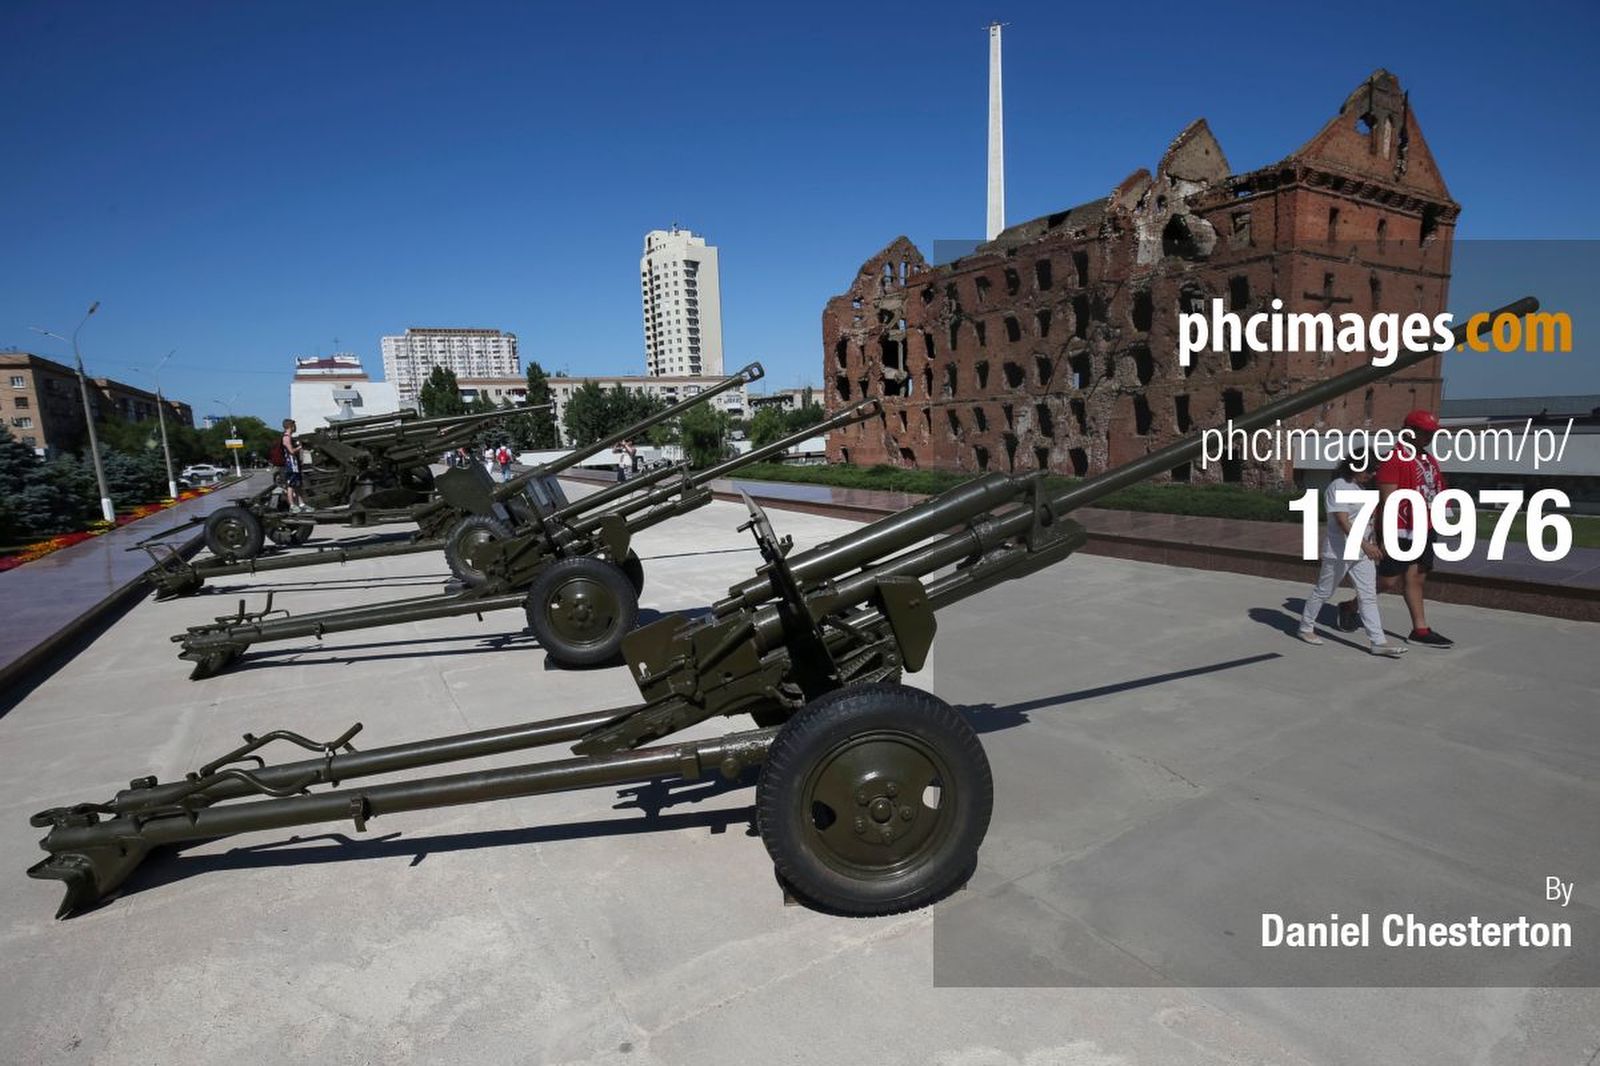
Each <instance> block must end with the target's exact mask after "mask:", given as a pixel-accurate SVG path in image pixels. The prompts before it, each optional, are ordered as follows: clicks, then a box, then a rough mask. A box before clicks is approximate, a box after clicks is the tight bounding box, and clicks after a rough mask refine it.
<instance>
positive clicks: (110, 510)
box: [30, 300, 117, 522]
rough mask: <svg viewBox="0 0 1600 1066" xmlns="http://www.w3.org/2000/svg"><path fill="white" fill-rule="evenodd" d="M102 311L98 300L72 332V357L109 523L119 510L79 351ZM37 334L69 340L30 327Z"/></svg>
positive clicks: (103, 512)
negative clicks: (84, 334) (82, 338)
mask: <svg viewBox="0 0 1600 1066" xmlns="http://www.w3.org/2000/svg"><path fill="white" fill-rule="evenodd" d="M99 309H100V301H99V300H96V301H95V302H94V303H92V304H90V305H89V311H88V313H87V314H85V315H84V316H83V321H82V322H79V323H78V328H77V329H75V330H73V331H72V340H71V342H70V343H71V344H72V357H73V359H75V360H77V363H78V392H79V393H80V394H81V395H82V397H83V420H84V422H85V423H87V424H88V427H89V455H90V457H91V458H93V459H94V479H95V481H96V483H98V484H99V486H100V514H101V515H102V516H103V517H104V518H105V520H106V521H107V522H115V521H116V520H117V510H116V508H115V507H113V506H111V490H110V489H108V488H106V471H105V468H104V467H103V466H101V465H100V437H99V434H97V433H96V432H95V430H94V408H92V407H91V406H90V405H89V379H88V378H87V377H86V376H85V375H84V373H83V355H82V353H80V352H79V351H78V332H79V331H80V330H82V329H83V327H84V326H85V325H86V324H87V323H88V321H89V319H90V317H92V316H93V315H94V313H95V312H96V311H98V310H99ZM30 328H32V330H33V331H34V332H35V333H42V334H44V335H45V336H46V337H54V338H55V339H56V340H58V341H65V340H66V339H67V338H65V337H63V336H62V335H61V334H59V333H51V332H50V331H49V330H47V329H40V328H39V327H38V326H33V327H30Z"/></svg>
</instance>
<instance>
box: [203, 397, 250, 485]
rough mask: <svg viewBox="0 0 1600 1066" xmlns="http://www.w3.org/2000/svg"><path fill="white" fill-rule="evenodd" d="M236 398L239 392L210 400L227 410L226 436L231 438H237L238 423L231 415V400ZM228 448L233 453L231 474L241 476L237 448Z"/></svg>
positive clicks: (242, 472)
mask: <svg viewBox="0 0 1600 1066" xmlns="http://www.w3.org/2000/svg"><path fill="white" fill-rule="evenodd" d="M238 398H239V394H238V393H237V392H236V393H234V394H233V396H232V397H231V398H230V399H227V400H212V401H211V402H212V403H214V404H216V405H217V406H218V407H220V408H222V409H223V410H224V411H227V412H228V436H229V437H230V438H231V439H233V440H238V439H239V423H238V421H237V420H235V419H234V417H233V401H234V400H237V399H238ZM228 450H229V451H230V452H232V453H233V476H234V477H243V476H244V471H242V470H240V469H239V449H238V448H229V449H228Z"/></svg>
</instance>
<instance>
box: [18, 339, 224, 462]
mask: <svg viewBox="0 0 1600 1066" xmlns="http://www.w3.org/2000/svg"><path fill="white" fill-rule="evenodd" d="M88 384H89V406H90V409H91V410H92V411H93V412H94V418H95V422H96V423H97V424H98V423H102V422H105V421H107V420H109V419H113V418H116V419H121V420H123V421H126V422H143V421H145V420H146V419H152V418H155V417H156V409H157V404H158V402H160V401H158V400H157V399H156V394H155V393H153V392H151V391H149V390H148V389H141V388H139V387H137V386H134V385H126V384H124V383H122V382H120V381H115V380H113V379H111V378H90V379H88ZM165 403H166V414H167V417H168V418H170V419H172V420H174V421H175V422H176V423H178V424H181V425H185V426H192V425H194V411H193V410H192V409H191V408H190V407H189V405H188V404H186V403H183V402H181V401H177V400H173V399H171V398H170V397H169V398H166V400H165ZM0 423H3V424H4V426H5V428H6V430H7V431H8V432H9V433H10V434H11V436H12V437H14V438H16V439H17V440H19V441H21V442H22V443H23V444H24V445H26V446H28V447H29V448H32V449H33V450H34V451H35V452H37V453H38V454H39V455H40V456H42V457H44V458H47V459H48V458H53V457H54V456H56V455H59V454H61V453H62V452H65V451H76V450H78V449H79V448H81V447H83V445H84V443H85V438H86V437H87V435H88V433H87V429H86V427H85V425H84V421H83V398H82V395H81V393H80V391H79V387H78V374H77V371H75V370H74V369H73V368H72V367H70V366H67V365H65V364H64V363H58V362H56V361H55V360H53V359H46V358H45V357H44V356H42V355H35V354H33V353H32V352H0Z"/></svg>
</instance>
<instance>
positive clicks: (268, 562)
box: [138, 363, 764, 599]
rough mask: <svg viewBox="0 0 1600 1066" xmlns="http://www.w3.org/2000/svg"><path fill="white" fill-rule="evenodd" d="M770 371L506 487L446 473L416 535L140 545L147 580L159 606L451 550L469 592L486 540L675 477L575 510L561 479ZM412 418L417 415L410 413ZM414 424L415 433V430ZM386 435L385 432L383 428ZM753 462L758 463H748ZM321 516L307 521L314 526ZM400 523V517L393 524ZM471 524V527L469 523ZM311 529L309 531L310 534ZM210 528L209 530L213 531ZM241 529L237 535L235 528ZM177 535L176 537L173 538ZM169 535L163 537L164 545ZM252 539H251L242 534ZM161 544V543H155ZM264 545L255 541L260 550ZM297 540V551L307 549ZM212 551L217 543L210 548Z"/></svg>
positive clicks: (756, 370) (712, 391)
mask: <svg viewBox="0 0 1600 1066" xmlns="http://www.w3.org/2000/svg"><path fill="white" fill-rule="evenodd" d="M763 374H764V371H763V369H762V367H761V364H760V363H751V364H749V365H748V366H745V367H743V368H741V369H740V370H738V371H735V372H734V373H732V374H730V375H728V376H727V377H725V378H723V379H722V380H721V381H718V382H716V383H715V384H713V385H710V386H707V387H706V388H704V389H702V390H700V391H699V392H697V393H695V394H694V395H692V396H689V397H686V398H685V399H683V400H680V401H679V402H677V403H675V404H671V405H669V406H667V407H666V408H664V409H662V410H660V411H657V412H656V413H654V414H652V415H650V416H648V417H646V418H644V419H641V420H640V421H638V422H635V423H634V424H632V425H630V426H627V427H626V428H624V429H621V430H619V431H617V432H615V433H613V434H611V435H610V436H609V437H605V438H602V439H601V440H598V441H595V442H594V443H592V444H589V445H586V446H584V447H582V448H576V449H573V450H572V451H570V452H568V453H566V454H565V455H563V456H561V457H560V458H558V459H556V460H554V461H552V462H549V463H544V464H541V465H539V466H536V467H533V468H532V469H531V470H527V471H525V472H523V473H521V474H518V475H517V476H516V477H514V478H512V479H510V480H509V481H506V482H505V483H503V484H498V485H497V484H495V482H494V479H493V478H492V477H490V475H489V472H488V471H487V470H485V469H484V468H483V467H482V466H481V465H479V464H477V463H474V464H472V465H471V466H467V467H455V468H452V469H449V470H446V471H445V472H444V473H442V474H440V475H438V477H437V478H433V479H432V480H431V481H430V485H431V487H432V490H433V493H434V498H432V499H430V500H429V501H428V502H426V503H422V504H419V505H417V506H415V507H412V508H410V509H409V510H407V511H406V512H405V514H404V515H403V516H402V517H403V518H404V519H408V520H410V521H412V522H414V523H415V524H416V529H415V530H413V531H412V532H411V533H401V534H398V535H396V534H377V535H374V536H370V537H363V538H358V539H354V540H348V541H342V542H335V543H333V544H329V545H325V546H322V547H319V548H316V549H314V550H311V551H306V552H298V553H277V554H272V555H267V556H258V555H257V554H255V553H250V554H247V555H243V556H241V555H239V554H237V553H234V552H231V551H229V552H216V551H215V549H213V551H214V554H213V555H212V556H211V557H209V558H206V559H201V560H199V561H198V562H189V561H186V560H185V559H183V558H182V557H181V556H180V555H179V554H178V553H177V552H175V551H173V550H172V549H171V548H169V547H166V546H165V545H161V544H154V543H151V542H150V541H146V542H143V543H141V544H140V545H138V547H140V548H143V549H144V550H145V551H147V552H148V553H149V554H150V557H151V560H152V565H151V567H150V569H149V570H147V571H146V572H145V580H146V581H148V582H149V583H150V584H151V585H152V586H153V587H154V588H155V592H156V598H157V599H170V598H172V597H174V596H187V595H190V594H192V593H195V592H198V591H199V590H200V589H201V588H202V587H203V586H204V584H205V579H206V578H207V577H217V576H223V575H229V574H260V573H268V572H272V571H277V570H291V569H297V568H300V567H306V566H324V565H327V564H329V563H350V562H357V561H360V560H366V559H385V558H389V557H392V556H397V555H410V554H414V553H417V552H428V551H439V550H443V551H444V552H445V556H446V559H447V561H448V562H449V563H450V566H451V569H452V570H454V571H455V572H456V574H457V576H458V577H461V578H462V579H463V580H465V581H467V582H468V583H469V584H481V581H480V580H478V574H477V572H476V571H475V570H473V569H471V568H470V567H469V566H467V564H465V563H464V561H463V559H464V552H465V551H466V550H467V549H468V548H469V547H475V546H476V545H477V544H478V543H479V542H480V541H483V540H485V539H494V538H500V539H504V538H507V537H510V536H511V535H512V534H513V533H515V532H517V531H521V530H525V529H529V528H535V527H537V528H543V523H544V522H546V521H547V520H548V519H547V518H546V516H548V515H549V514H550V513H551V512H554V511H568V512H569V513H568V515H566V517H571V516H573V515H576V514H577V513H579V512H582V511H587V510H590V509H592V508H595V507H599V506H602V505H604V504H607V503H610V502H612V501H614V500H616V499H618V498H619V497H620V496H623V495H627V494H630V493H633V492H638V491H641V490H642V489H644V488H646V487H648V486H649V485H651V484H654V483H656V482H659V481H661V480H663V479H664V478H666V477H667V476H668V475H670V474H671V473H672V472H673V469H674V468H672V467H667V468H658V469H656V470H653V471H651V472H649V473H648V474H647V475H641V476H640V477H638V478H634V479H632V480H629V481H625V482H623V483H622V484H621V485H619V486H615V487H614V489H609V490H606V492H605V493H603V494H599V495H597V496H590V497H586V498H585V499H583V500H580V501H579V502H578V503H577V504H572V503H571V502H570V501H569V500H568V499H567V497H566V494H565V493H564V492H563V491H562V489H561V484H560V482H559V481H558V480H557V475H559V474H560V473H562V472H564V471H566V470H569V469H571V468H573V467H575V466H577V465H578V464H580V463H582V462H583V461H584V460H586V459H589V458H591V457H593V456H595V455H598V454H599V453H601V452H603V451H605V450H606V449H608V448H611V447H612V446H613V445H615V444H617V443H619V442H621V441H624V440H629V439H631V438H633V437H636V436H639V435H641V434H642V433H644V432H645V431H646V430H648V429H649V428H650V427H652V426H655V425H658V424H659V423H661V422H665V421H667V420H669V419H672V418H676V417H677V416H679V415H681V414H683V413H684V412H685V411H687V410H689V409H690V408H691V407H696V406H698V405H700V404H702V403H705V402H707V401H709V400H710V399H712V398H713V397H715V396H718V395H720V394H721V393H724V392H726V391H728V390H729V389H732V388H736V387H737V386H739V385H743V384H748V383H750V382H753V381H758V380H760V379H761V377H762V375H763ZM535 409H536V408H522V409H521V410H535ZM405 414H409V412H406V413H405ZM394 418H400V419H401V420H402V424H405V418H404V414H403V415H400V416H393V415H390V416H384V415H380V416H376V417H375V418H372V419H364V420H362V421H363V422H376V421H378V420H380V419H394ZM409 424H411V425H415V424H416V423H415V422H410V423H409ZM350 425H351V423H349V422H346V423H343V424H342V425H341V427H340V428H341V430H346V431H348V430H347V427H349V426H350ZM376 428H381V427H376ZM367 431H368V427H366V426H360V427H358V429H357V431H356V435H357V436H358V437H359V436H360V435H361V434H363V433H365V432H367ZM318 432H321V431H318ZM745 461H746V462H751V461H754V460H753V459H749V458H746V459H745ZM228 510H229V509H228V508H223V509H222V511H221V512H218V514H219V515H222V516H223V520H225V521H227V522H230V523H234V522H242V521H244V520H245V519H248V518H249V516H248V515H246V516H244V518H243V519H241V518H240V517H239V516H236V515H224V512H227V511H228ZM314 517H315V516H314V515H313V516H305V518H314ZM389 517H390V518H392V517H393V516H389ZM468 519H471V521H466V520H468ZM279 520H280V521H282V522H283V523H285V524H289V525H292V524H293V523H295V522H296V521H297V520H302V516H298V515H294V514H290V513H284V514H283V515H282V516H281V518H280V519H279ZM309 524H310V523H309V522H307V523H306V525H307V526H309ZM208 528H209V527H208ZM230 528H233V527H230ZM168 532H169V533H170V532H171V531H168ZM166 535H167V533H162V534H158V537H164V536H166ZM239 536H248V532H247V531H246V532H245V533H241V534H239ZM153 539H154V538H153ZM259 541H260V538H259V537H256V538H255V543H257V545H258V546H259ZM301 542H302V541H301V540H296V541H295V542H294V543H296V544H298V543H301ZM208 543H209V540H208Z"/></svg>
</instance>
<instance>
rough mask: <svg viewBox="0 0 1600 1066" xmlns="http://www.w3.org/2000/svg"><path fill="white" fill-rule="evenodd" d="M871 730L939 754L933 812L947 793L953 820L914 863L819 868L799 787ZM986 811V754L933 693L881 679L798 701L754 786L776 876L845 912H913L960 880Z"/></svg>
mask: <svg viewBox="0 0 1600 1066" xmlns="http://www.w3.org/2000/svg"><path fill="white" fill-rule="evenodd" d="M879 730H889V731H893V732H899V733H906V734H910V735H912V736H914V737H916V738H917V739H918V740H920V741H922V742H923V743H924V744H927V745H928V746H929V747H930V748H932V749H934V751H935V752H937V753H938V754H939V755H940V756H941V757H942V758H943V760H944V761H945V763H946V764H947V765H948V767H949V769H950V776H951V777H952V778H954V779H955V781H956V787H955V788H954V789H953V790H952V789H951V788H950V787H949V786H948V785H946V787H945V788H944V790H943V792H944V796H945V797H949V798H948V799H942V803H941V808H940V811H941V816H942V814H943V811H944V807H943V803H947V802H950V800H951V799H953V800H954V806H953V807H952V809H951V811H950V816H951V817H952V818H953V819H954V825H953V826H952V827H951V828H950V829H949V830H947V831H946V832H947V835H946V837H945V839H944V840H943V841H942V842H939V843H938V844H937V845H936V847H935V849H934V850H933V851H931V852H930V853H929V854H928V855H927V856H925V857H924V858H923V860H922V861H920V862H918V863H917V864H916V865H914V866H911V867H908V868H907V869H906V870H904V871H901V872H900V873H899V874H898V875H895V876H892V877H885V878H882V879H863V878H859V877H852V876H850V875H849V874H848V873H846V872H844V871H840V870H837V869H835V868H834V867H832V866H830V865H828V863H826V862H825V861H824V860H823V859H821V858H819V857H818V855H817V854H816V853H814V852H813V850H812V849H811V848H810V847H809V846H808V843H807V841H808V839H809V837H810V834H812V833H814V832H815V830H814V829H813V828H812V824H811V811H810V809H809V806H808V805H807V804H806V803H805V801H804V798H803V793H804V790H805V787H806V778H807V776H808V775H809V774H810V773H811V771H812V769H813V768H814V767H815V765H816V764H817V762H818V760H820V759H822V758H824V757H825V756H826V755H828V754H829V753H830V752H831V751H833V750H834V749H835V748H836V747H837V746H838V745H840V744H842V743H844V742H845V741H847V740H849V739H850V738H851V737H854V736H857V735H859V734H862V733H868V732H874V731H879ZM952 793H953V795H952ZM993 808H994V779H993V777H992V776H991V774H990V771H989V760H988V758H987V756H985V755H984V752H983V745H982V744H981V743H980V742H979V740H978V736H977V734H976V733H974V732H973V730H972V727H971V726H970V725H968V724H967V720H966V719H965V718H963V717H961V715H960V714H958V713H957V712H956V711H955V709H954V708H952V707H951V706H950V705H949V704H948V703H945V702H944V701H943V700H941V699H939V698H938V697H937V696H934V695H932V694H930V693H927V692H923V691H921V690H920V689H915V688H910V687H908V686H905V685H895V684H888V683H876V684H865V685H852V686H849V687H847V688H842V689H839V690H837V691H835V692H830V693H828V694H827V695H825V696H821V697H819V698H817V699H815V700H813V701H811V702H810V703H809V704H807V705H806V706H805V707H803V708H801V710H800V711H799V712H798V713H796V714H795V715H794V717H792V718H790V719H789V721H788V723H786V724H785V725H784V726H783V728H782V730H781V731H780V732H779V733H778V736H777V738H776V739H775V740H773V742H772V747H771V748H770V749H768V751H767V761H766V764H765V766H763V767H762V770H761V777H760V780H759V781H758V782H757V784H756V827H757V829H758V830H759V831H760V833H761V841H762V843H763V844H765V845H766V847H767V853H768V854H769V855H771V856H772V863H773V866H774V867H776V869H777V873H778V878H779V880H780V881H781V882H782V883H783V884H784V885H785V886H787V887H788V889H789V890H790V892H791V893H792V894H794V895H795V896H796V897H798V898H800V899H801V900H803V901H805V902H807V903H809V904H811V905H813V906H817V907H819V908H820V909H822V910H826V911H830V912H832V913H835V914H841V915H846V916H849V917H861V918H864V917H872V916H876V915H885V914H898V913H900V912H902V911H909V910H916V909H917V908H919V907H925V906H927V905H928V904H930V903H933V902H935V901H937V900H939V899H941V898H943V897H944V896H946V895H948V894H949V893H950V892H952V891H954V890H956V889H958V888H960V887H961V886H962V885H964V884H966V883H967V881H968V879H969V878H970V877H971V876H972V871H973V869H974V868H975V867H976V865H977V861H978V848H979V846H980V845H981V844H982V843H983V838H984V835H985V834H986V833H987V832H988V829H989V816H990V813H991V812H992V810H993ZM924 810H927V808H924ZM847 816H848V814H847V813H846V812H843V811H841V812H838V813H837V817H838V818H839V819H840V820H842V819H843V818H845V817H847Z"/></svg>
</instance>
